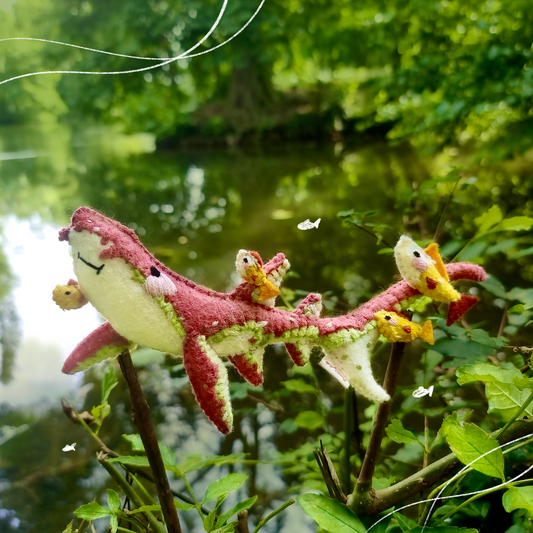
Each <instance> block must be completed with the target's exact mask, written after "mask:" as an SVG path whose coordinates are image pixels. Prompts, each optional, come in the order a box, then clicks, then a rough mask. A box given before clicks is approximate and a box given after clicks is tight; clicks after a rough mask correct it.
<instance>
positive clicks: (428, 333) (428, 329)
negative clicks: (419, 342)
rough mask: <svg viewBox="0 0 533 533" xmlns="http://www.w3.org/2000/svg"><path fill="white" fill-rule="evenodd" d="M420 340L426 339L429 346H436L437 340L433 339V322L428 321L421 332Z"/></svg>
mask: <svg viewBox="0 0 533 533" xmlns="http://www.w3.org/2000/svg"><path fill="white" fill-rule="evenodd" d="M420 338H421V339H424V340H425V341H426V342H427V343H428V344H431V345H433V344H435V339H434V338H433V325H432V324H431V320H426V322H425V323H424V325H423V326H422V330H421V331H420Z"/></svg>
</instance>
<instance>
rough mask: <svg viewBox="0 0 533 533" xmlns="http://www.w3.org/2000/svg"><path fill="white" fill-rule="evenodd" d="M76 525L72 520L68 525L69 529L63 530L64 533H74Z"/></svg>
mask: <svg viewBox="0 0 533 533" xmlns="http://www.w3.org/2000/svg"><path fill="white" fill-rule="evenodd" d="M73 523H74V520H71V521H70V523H69V524H67V527H66V528H65V529H64V530H63V533H72V524H73Z"/></svg>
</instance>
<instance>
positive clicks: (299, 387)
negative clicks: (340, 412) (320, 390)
mask: <svg viewBox="0 0 533 533" xmlns="http://www.w3.org/2000/svg"><path fill="white" fill-rule="evenodd" d="M281 384H282V385H283V386H284V387H285V388H286V389H287V390H289V391H291V392H298V393H300V394H303V393H305V392H309V393H311V394H316V388H315V387H313V386H312V385H309V384H308V383H306V382H305V381H304V380H303V379H289V380H287V381H282V382H281Z"/></svg>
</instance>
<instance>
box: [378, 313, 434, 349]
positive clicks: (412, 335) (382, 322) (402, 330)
mask: <svg viewBox="0 0 533 533" xmlns="http://www.w3.org/2000/svg"><path fill="white" fill-rule="evenodd" d="M374 318H375V319H376V320H377V322H378V329H379V332H380V333H381V334H382V335H383V336H384V337H385V338H386V339H387V340H388V341H390V342H411V341H414V340H415V339H418V337H420V338H421V339H424V340H425V341H426V342H427V343H429V344H434V343H435V341H434V339H433V326H432V325H431V320H426V322H425V323H424V325H423V326H419V325H418V324H415V323H414V322H411V321H410V320H408V319H407V318H405V317H404V316H401V315H399V314H397V313H393V312H392V311H384V310H383V311H378V312H377V313H374Z"/></svg>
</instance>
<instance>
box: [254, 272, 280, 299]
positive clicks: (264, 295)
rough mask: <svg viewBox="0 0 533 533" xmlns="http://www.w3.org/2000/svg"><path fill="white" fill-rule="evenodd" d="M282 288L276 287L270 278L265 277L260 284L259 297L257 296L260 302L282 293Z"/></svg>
mask: <svg viewBox="0 0 533 533" xmlns="http://www.w3.org/2000/svg"><path fill="white" fill-rule="evenodd" d="M280 292H281V291H280V290H279V288H278V287H276V286H275V285H274V284H273V283H272V282H271V281H270V280H268V279H266V278H265V279H264V281H263V283H262V284H261V285H260V290H259V297H258V298H257V301H258V302H262V301H263V300H268V299H269V298H273V297H274V296H277V295H278V294H280Z"/></svg>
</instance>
